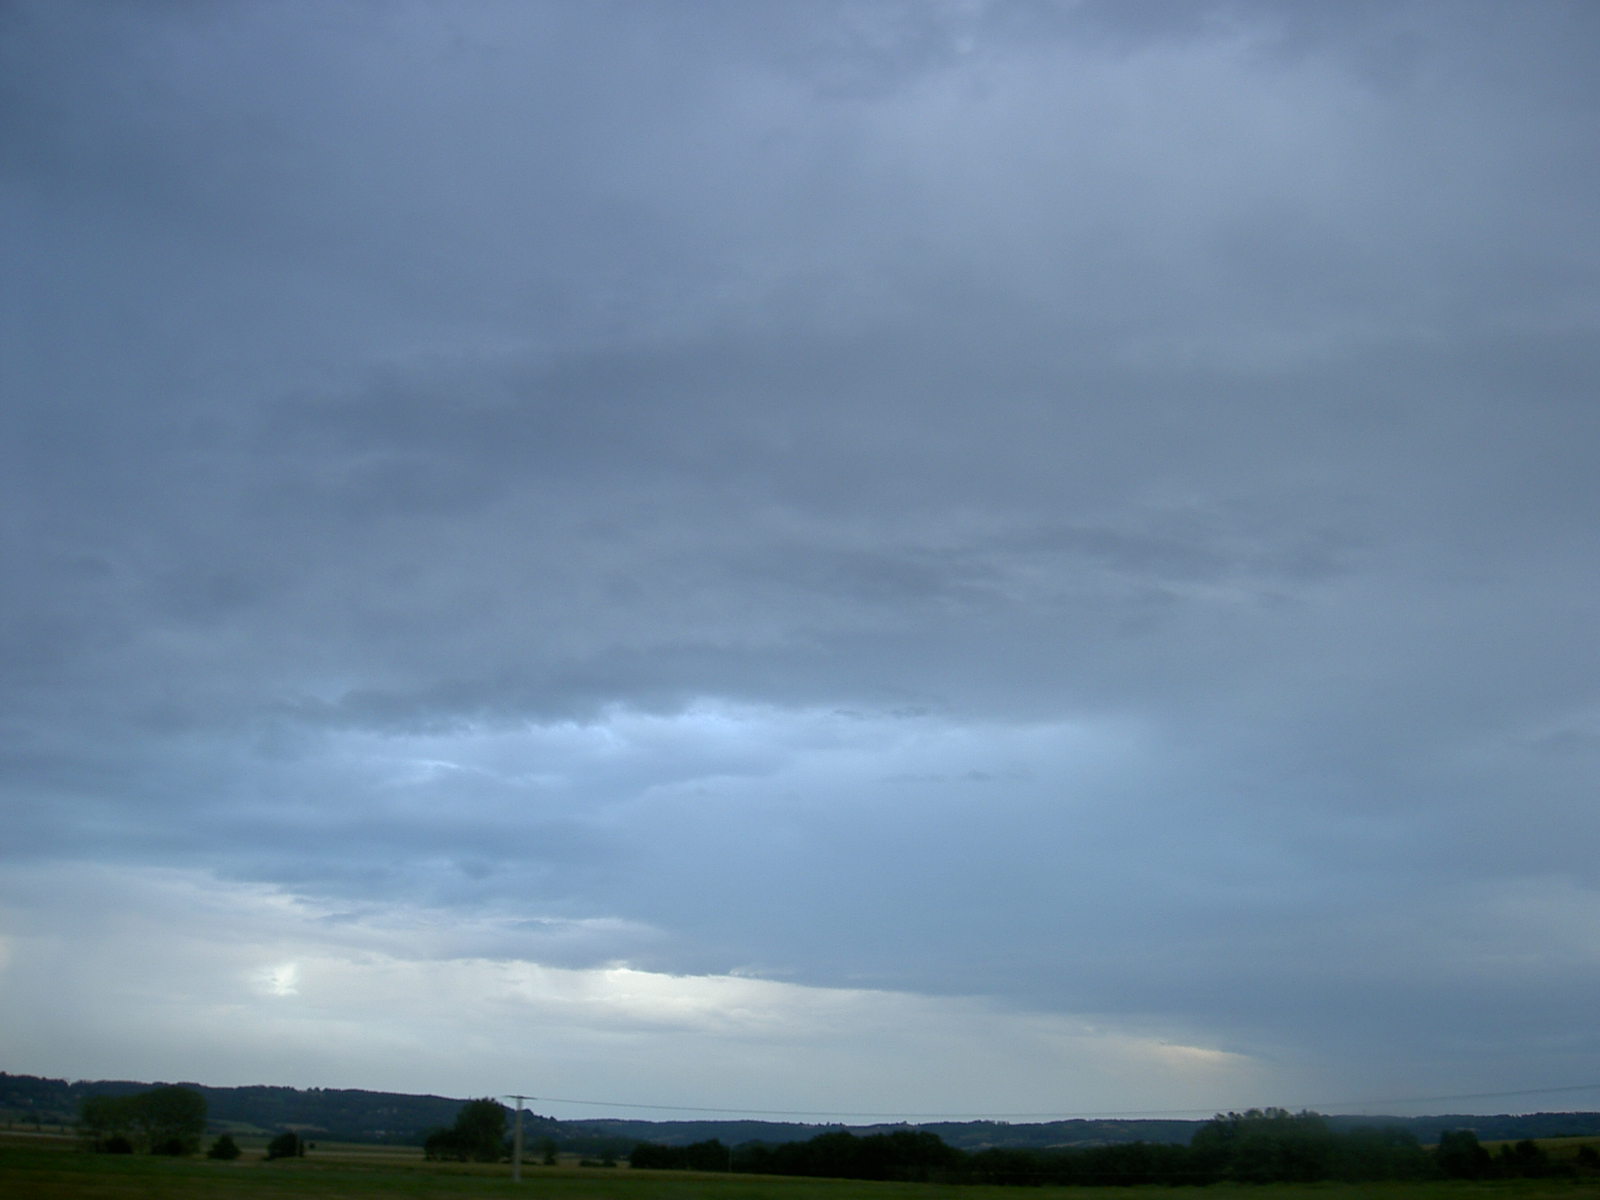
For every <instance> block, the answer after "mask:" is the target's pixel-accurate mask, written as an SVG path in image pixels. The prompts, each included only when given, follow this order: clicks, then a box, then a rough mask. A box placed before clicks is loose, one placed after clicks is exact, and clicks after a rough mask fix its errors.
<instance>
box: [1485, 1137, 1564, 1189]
mask: <svg viewBox="0 0 1600 1200" xmlns="http://www.w3.org/2000/svg"><path fill="white" fill-rule="evenodd" d="M1495 1166H1496V1167H1497V1168H1498V1169H1499V1172H1500V1174H1501V1175H1505V1176H1507V1177H1509V1178H1512V1179H1542V1178H1544V1177H1545V1176H1546V1175H1553V1174H1555V1173H1556V1171H1557V1168H1556V1166H1555V1164H1554V1163H1552V1162H1551V1161H1550V1155H1549V1154H1548V1153H1547V1152H1546V1151H1545V1150H1544V1148H1543V1147H1541V1146H1540V1145H1539V1143H1538V1142H1536V1141H1534V1140H1533V1139H1532V1138H1523V1139H1522V1140H1521V1141H1520V1142H1518V1143H1517V1144H1516V1145H1514V1146H1501V1147H1500V1153H1499V1154H1497V1155H1496V1156H1495Z"/></svg>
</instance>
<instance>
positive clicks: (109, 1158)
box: [0, 1134, 1600, 1200]
mask: <svg viewBox="0 0 1600 1200" xmlns="http://www.w3.org/2000/svg"><path fill="white" fill-rule="evenodd" d="M241 1145H242V1146H244V1147H245V1155H244V1157H242V1158H240V1159H239V1160H238V1161H236V1162H232V1163H219V1162H210V1161H208V1160H205V1159H201V1158H194V1159H170V1158H150V1157H145V1156H136V1155H104V1154H89V1153H85V1152H82V1151H80V1150H78V1149H76V1147H75V1145H74V1143H72V1142H71V1141H70V1140H68V1139H44V1138H29V1137H23V1136H17V1135H4V1134H0V1197H6V1198H7V1200H11V1198H15V1200H384V1198H393V1200H406V1198H415V1200H491V1198H495V1197H508V1198H509V1197H519V1196H520V1197H527V1198H528V1200H946V1198H949V1200H1069V1198H1070V1200H1155V1197H1161V1198H1162V1200H1183V1198H1184V1197H1185V1196H1193V1197H1195V1198H1196V1200H1236V1198H1237V1200H1243V1198H1245V1197H1249V1198H1250V1200H1446V1198H1451V1200H1465V1198H1468V1197H1472V1198H1477V1200H1588V1198H1592V1197H1595V1196H1597V1195H1600V1189H1597V1188H1596V1187H1595V1184H1594V1182H1593V1181H1592V1180H1589V1181H1573V1180H1505V1181H1496V1182H1492V1183H1422V1184H1360V1185H1349V1184H1311V1185H1302V1186H1292V1185H1286V1184H1285V1185H1270V1186H1265V1187H1251V1186H1243V1187H1233V1186H1228V1185H1221V1184H1218V1185H1215V1186H1213V1187H1209V1188H1195V1189H1189V1188H1167V1187H1137V1188H994V1187H953V1186H945V1185H934V1184H898V1183H865V1182H859V1181H854V1180H831V1179H796V1178H782V1177H776V1176H753V1175H700V1174H692V1173H687V1172H680V1171H630V1170H628V1169H627V1168H625V1167H618V1168H611V1169H605V1168H583V1167H577V1166H558V1167H541V1166H528V1167H525V1168H524V1169H523V1180H522V1182H521V1183H520V1184H516V1183H513V1182H512V1180H511V1168H510V1167H509V1166H505V1165H499V1166H477V1165H464V1164H454V1163H430V1162H425V1161H423V1158H422V1154H421V1152H420V1151H419V1150H416V1149H410V1148H403V1147H379V1146H326V1147H319V1149H318V1150H317V1151H316V1152H315V1153H313V1154H311V1155H308V1156H307V1157H305V1158H303V1159H284V1160H279V1161H277V1162H271V1163H269V1162H264V1161H262V1157H261V1150H260V1147H258V1146H253V1145H250V1144H248V1142H246V1141H241Z"/></svg>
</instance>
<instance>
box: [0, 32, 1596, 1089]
mask: <svg viewBox="0 0 1600 1200" xmlns="http://www.w3.org/2000/svg"><path fill="white" fill-rule="evenodd" d="M3 22H4V23H3V25H0V39H3V43H4V48H3V53H4V56H5V69H4V72H3V77H4V78H5V80H6V83H5V85H4V87H5V103H4V105H3V106H0V107H3V109H4V117H3V120H4V122H5V123H4V127H3V136H4V138H5V146H6V148H7V151H8V153H7V162H8V164H9V166H8V169H7V172H6V176H5V179H4V189H5V190H4V193H3V200H4V204H5V210H6V213H7V218H8V223H9V226H10V228H12V229H13V230H15V231H19V232H18V233H16V234H14V235H13V237H12V251H13V252H12V253H11V254H10V256H9V257H10V258H11V259H12V260H13V261H14V265H15V270H14V271H13V272H12V275H11V282H10V283H9V284H8V286H7V305H8V315H9V317H10V318H13V319H9V320H8V321H7V333H6V335H5V336H6V339H7V340H6V343H5V352H6V355H7V359H8V368H7V375H8V378H9V379H11V380H13V381H14V383H13V385H12V386H10V387H8V399H7V402H6V405H5V408H6V429H7V434H8V436H7V437H6V438H5V439H4V440H5V450H4V472H3V479H0V489H3V495H4V500H5V516H4V518H3V521H4V524H3V526H0V528H3V532H4V538H5V558H6V562H7V564H8V567H7V570H8V584H7V588H6V591H5V596H4V600H3V603H4V608H5V621H4V626H3V629H0V668H3V669H0V711H3V713H4V716H3V718H0V721H3V734H4V736H3V737H0V745H3V746H4V747H5V748H4V750H0V766H3V769H4V772H5V783H4V787H5V794H6V797H7V804H8V808H9V809H10V810H11V817H10V824H9V828H11V829H12V831H13V835H14V836H13V837H12V838H9V839H7V842H6V846H5V848H4V853H5V854H6V855H8V856H9V858H10V861H11V862H12V863H13V864H16V865H17V866H18V867H19V869H20V868H21V867H22V866H24V865H28V864H37V863H56V862H59V863H64V864H72V863H84V862H99V863H102V864H104V863H117V864H123V865H124V866H126V867H129V868H134V867H140V866H143V867H148V868H157V867H160V868H185V869H203V870H206V871H209V872H212V873H213V874H214V875H215V876H217V877H218V878H220V879H224V880H228V881H232V882H234V883H239V884H240V885H241V886H242V885H243V883H245V882H248V883H251V884H260V885H276V886H280V887H281V888H283V889H284V890H285V892H286V894H290V895H296V896H300V897H303V898H306V899H307V901H308V902H309V901H311V900H318V901H324V902H327V903H330V904H334V905H335V906H340V905H348V906H351V907H350V911H352V912H361V913H366V914H372V913H377V912H382V911H383V910H384V906H386V905H394V904H401V903H420V904H426V905H431V906H433V908H434V909H435V910H437V911H438V912H440V913H445V914H450V915H451V916H452V917H453V918H454V919H459V920H462V921H466V920H469V919H470V918H473V917H474V915H475V914H482V913H492V914H496V915H497V918H498V917H499V916H504V917H506V922H508V923H502V924H493V923H490V924H489V925H485V926H484V927H483V929H482V930H481V931H479V932H477V933H474V935H473V938H472V939H469V941H470V945H467V944H466V943H463V944H462V945H461V946H458V947H457V948H456V950H455V951H453V952H455V953H459V954H462V955H471V956H476V957H483V958H491V959H492V958H496V957H499V958H503V959H506V960H512V959H519V958H520V959H527V960H536V961H541V962H545V963H559V964H560V965H563V966H575V967H576V966H593V965H599V964H605V963H609V962H613V961H616V960H619V959H625V960H627V961H629V962H632V963H634V964H635V965H637V966H640V967H646V968H650V969H652V970H658V971H662V972H668V973H671V972H679V973H682V972H711V973H716V972H728V971H732V970H735V969H743V968H748V969H751V970H759V971H767V972H771V973H774V974H778V973H781V974H782V976H783V977H784V978H786V979H790V980H793V981H795V982H798V983H810V984H824V985H830V986H844V987H862V986H869V987H886V988H894V989H902V990H906V991H911V992H919V993H923V994H927V995H934V996H949V995H986V996H992V997H996V998H997V999H998V1002H1001V1003H1006V1004H1011V1005H1016V1006H1033V1007H1035V1008H1037V1009H1039V1010H1041V1011H1051V1012H1069V1013H1090V1014H1101V1015H1106V1016H1114V1017H1115V1018H1116V1019H1119V1020H1122V1021H1124V1022H1128V1023H1135V1024H1139V1025H1140V1027H1141V1028H1144V1029H1147V1030H1148V1031H1151V1032H1152V1034H1153V1035H1154V1036H1158V1037H1159V1036H1166V1035H1168V1034H1170V1035H1171V1036H1174V1037H1177V1036H1183V1037H1189V1038H1191V1039H1192V1040H1193V1044H1195V1045H1202V1046H1203V1045H1213V1044H1221V1043H1225V1044H1226V1047H1225V1048H1229V1049H1233V1050H1237V1051H1238V1052H1240V1053H1242V1054H1247V1055H1252V1056H1255V1057H1257V1058H1260V1059H1263V1060H1265V1059H1267V1058H1269V1057H1271V1058H1273V1059H1274V1061H1278V1062H1280V1063H1290V1062H1311V1061H1315V1062H1318V1063H1320V1064H1321V1065H1320V1066H1319V1067H1318V1070H1320V1071H1321V1072H1322V1074H1320V1075H1315V1074H1314V1077H1315V1078H1318V1079H1325V1080H1327V1081H1328V1087H1329V1088H1330V1089H1332V1090H1340V1089H1339V1088H1336V1087H1335V1084H1341V1083H1343V1082H1344V1081H1346V1080H1348V1083H1349V1086H1350V1087H1352V1088H1378V1087H1389V1086H1390V1083H1389V1081H1390V1080H1391V1079H1401V1078H1408V1077H1412V1078H1421V1077H1427V1078H1430V1079H1438V1080H1439V1081H1440V1083H1439V1087H1444V1088H1448V1087H1453V1086H1461V1087H1463V1088H1477V1087H1481V1086H1482V1085H1483V1083H1484V1081H1485V1080H1489V1079H1493V1080H1495V1081H1503V1080H1504V1079H1505V1078H1507V1077H1508V1076H1515V1077H1516V1080H1517V1082H1526V1083H1528V1084H1529V1085H1530V1086H1533V1085H1538V1084H1542V1083H1546V1082H1548V1081H1550V1080H1552V1079H1554V1080H1555V1081H1556V1082H1567V1079H1566V1078H1565V1077H1563V1078H1560V1079H1556V1078H1555V1077H1556V1076H1560V1075H1563V1071H1565V1072H1567V1073H1570V1072H1572V1071H1574V1070H1577V1067H1576V1066H1574V1065H1573V1064H1580V1065H1581V1064H1583V1063H1593V1062H1595V1061H1596V1059H1595V1057H1594V1056H1595V1054H1596V1048H1595V1047H1594V1046H1593V1044H1592V1043H1591V1042H1586V1041H1584V1038H1583V1036H1582V1035H1581V1034H1580V1033H1577V1032H1574V1030H1575V1029H1576V1024H1575V1022H1576V1017H1577V1014H1578V1012H1579V1009H1580V1007H1581V1001H1582V997H1583V996H1584V995H1585V994H1588V995H1592V993H1593V985H1594V983H1595V978H1594V972H1595V968H1596V964H1595V962H1594V961H1593V955H1592V951H1589V950H1586V949H1584V948H1583V943H1582V940H1581V938H1580V937H1579V936H1577V934H1576V933H1575V932H1574V931H1575V930H1581V929H1582V928H1584V927H1585V921H1586V920H1587V919H1588V917H1589V916H1591V915H1592V914H1593V913H1594V911H1595V904H1596V890H1595V889H1596V884H1597V881H1596V878H1595V873H1594V868H1593V866H1592V863H1591V862H1589V861H1588V857H1587V856H1586V854H1585V852H1584V849H1583V848H1584V847H1585V846H1586V845H1587V844H1589V842H1590V841H1592V838H1588V837H1587V835H1588V834H1590V833H1592V832H1594V831H1595V830H1594V820H1595V817H1594V814H1593V809H1592V805H1591V804H1590V803H1589V798H1590V792H1591V790H1592V781H1593V778H1594V770H1595V767H1596V766H1597V765H1600V735H1597V730H1600V724H1597V720H1600V718H1597V715H1596V714H1597V712H1600V708H1597V707H1596V698H1595V692H1594V687H1593V682H1592V681H1593V679H1594V678H1595V669H1596V666H1597V665H1600V664H1597V663H1596V661H1595V657H1596V654H1595V649H1594V639H1593V637H1592V630H1593V628H1594V618H1595V611H1594V600H1593V597H1594V596H1595V595H1596V594H1597V592H1596V584H1597V583H1600V580H1597V579H1596V575H1597V570H1596V567H1597V558H1596V554H1595V551H1594V548H1593V545H1592V541H1593V539H1592V530H1591V528H1590V527H1591V525H1592V521H1591V520H1590V514H1592V512H1593V511H1594V510H1595V508H1596V505H1597V502H1600V494H1597V493H1600V483H1597V482H1596V481H1597V480H1600V471H1597V470H1596V469H1595V467H1596V463H1595V457H1596V447H1597V445H1600V428H1597V424H1600V415H1597V414H1600V409H1597V408H1596V406H1595V405H1594V403H1593V399H1592V389H1593V380H1594V378H1595V376H1596V368H1597V366H1600V363H1597V362H1596V353H1595V350H1594V339H1593V324H1594V317H1595V310H1594V288H1595V283H1596V275H1597V267H1600V262H1597V258H1596V254H1597V252H1596V249H1595V243H1594V239H1593V238H1592V236H1590V229H1589V226H1590V224H1591V209H1592V202H1591V197H1592V184H1593V182H1594V180H1595V177H1596V166H1597V161H1596V150H1595V143H1594V139H1593V137H1592V128H1593V118H1594V115H1595V112H1594V110H1595V107H1596V104H1595V101H1596V87H1595V78H1594V74H1593V72H1592V70H1591V69H1590V68H1589V67H1588V57H1587V56H1586V55H1585V54H1584V50H1585V48H1592V47H1593V45H1594V44H1595V41H1596V38H1595V33H1596V27H1595V21H1594V18H1593V16H1592V15H1591V10H1590V9H1589V8H1588V7H1587V6H1582V5H1556V4H1552V5H1546V6H1537V7H1532V8H1525V9H1520V10H1515V11H1513V10H1510V9H1506V8H1504V7H1502V6H1450V7H1448V8H1447V7H1445V6H1439V5H1431V4H1418V5H1381V6H1380V5H1373V6H1366V5H1360V6H1357V5H1344V6H1338V7H1336V8H1335V7H1330V6H1326V5H1310V4H1308V5H1295V4H1272V5H1266V4H1242V3H1241V4H1217V5H1162V4H1115V5H1100V4H1078V5H1046V4H1006V3H996V4H951V5H927V4H909V5H896V4H887V3H885V4H843V3H841V4H838V5H832V6H826V7H816V8H812V7H808V8H807V9H805V10H801V9H792V8H782V7H773V8H768V7H763V8H755V9H752V8H747V7H745V6H719V5H715V4H711V5H704V6H655V5H647V4H638V5H620V6H616V7H615V8H607V9H604V10H602V9H596V8H575V7H568V6H545V5H524V4H508V5H494V4H484V5H478V6H472V7H469V8H449V7H444V6H434V5H428V4H418V5H401V6H367V5H356V4H350V5H328V6H301V5H287V6H273V7H267V8H245V7H235V6H227V5H193V6H184V5H173V6H166V7H159V8H148V7H147V8H141V9H138V10H133V9H104V8H100V7H94V6H81V5H71V4H36V5H15V6H12V7H11V8H10V9H8V10H7V14H6V16H5V17H4V18H3ZM1552 829H1558V830H1561V831H1562V835H1561V836H1559V837H1552V836H1551V835H1550V831H1551V830H1552ZM62 869H64V870H65V869H68V868H66V867H63V868H62ZM363 919H366V918H363ZM541 922H546V923H550V924H548V926H547V925H542V924H541ZM519 923H520V924H519ZM547 927H548V929H549V930H551V931H552V932H551V933H550V935H549V936H544V935H543V934H542V933H541V932H540V931H541V930H544V929H546V928H547ZM450 952H451V951H447V950H439V951H438V953H439V955H440V956H441V957H443V956H447V954H448V953H450ZM1330 964H1331V966H1330ZM285 978H288V977H287V976H285ZM284 986H285V987H287V986H288V985H287V984H285V985H284ZM1563 1031H1564V1032H1563ZM1401 1045H1403V1046H1405V1047H1406V1048H1407V1049H1406V1051H1405V1054H1406V1055H1409V1056H1411V1057H1409V1058H1405V1057H1403V1056H1402V1055H1401V1054H1400V1052H1399V1051H1398V1050H1397V1049H1396V1047H1398V1046H1401ZM1462 1045H1471V1046H1474V1047H1476V1053H1478V1054H1479V1055H1481V1056H1482V1058H1483V1061H1484V1062H1485V1063H1492V1064H1493V1066H1492V1070H1491V1069H1490V1068H1489V1067H1487V1066H1485V1067H1483V1068H1482V1069H1480V1068H1479V1067H1478V1066H1475V1065H1474V1063H1473V1061H1472V1057H1471V1055H1470V1054H1468V1055H1465V1056H1463V1055H1462V1053H1461V1051H1460V1047H1461V1046H1462ZM1519 1054H1520V1055H1522V1059H1521V1061H1522V1063H1523V1066H1522V1067H1521V1068H1520V1069H1519V1068H1517V1066H1516V1063H1517V1056H1518V1055H1519ZM1274 1056H1275V1057H1274ZM1562 1056H1565V1058H1564V1059H1563V1057H1562ZM1341 1061H1345V1062H1348V1061H1368V1062H1372V1063H1374V1064H1375V1065H1374V1066H1372V1067H1371V1068H1370V1070H1368V1071H1367V1072H1366V1073H1365V1074H1363V1073H1362V1072H1361V1071H1358V1070H1353V1069H1347V1068H1344V1067H1340V1066H1338V1064H1339V1063H1340V1062H1341ZM1563 1061H1564V1062H1565V1063H1566V1064H1567V1065H1566V1066H1565V1068H1563V1067H1562V1066H1561V1063H1562V1062H1563ZM1385 1062H1393V1063H1396V1064H1403V1067H1402V1066H1396V1068H1395V1073H1394V1074H1393V1075H1387V1074H1386V1073H1385V1072H1386V1068H1384V1067H1383V1066H1382V1064H1383V1063H1385ZM1284 1069H1285V1070H1287V1069H1288V1068H1287V1067H1285V1068H1284ZM1579 1073H1580V1074H1581V1073H1582V1072H1581V1071H1579ZM330 1082H337V1081H330ZM1391 1090H1392V1089H1391ZM1402 1090H1404V1089H1402ZM1301 1098H1307V1097H1301Z"/></svg>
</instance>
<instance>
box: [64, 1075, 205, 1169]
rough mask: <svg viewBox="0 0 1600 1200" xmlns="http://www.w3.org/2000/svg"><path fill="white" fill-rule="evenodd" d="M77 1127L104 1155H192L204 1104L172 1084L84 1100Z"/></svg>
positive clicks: (197, 1144) (200, 1098)
mask: <svg viewBox="0 0 1600 1200" xmlns="http://www.w3.org/2000/svg"><path fill="white" fill-rule="evenodd" d="M78 1128H79V1130H80V1131H81V1132H82V1133H83V1135H84V1137H86V1138H87V1139H88V1140H89V1143H90V1144H91V1145H92V1146H93V1147H94V1148H95V1149H97V1150H100V1151H102V1152H104V1153H108V1154H130V1153H132V1152H133V1151H134V1150H143V1151H145V1152H146V1153H149V1154H169V1155H183V1154H193V1153H195V1152H196V1151H198V1150H199V1149H200V1135H201V1134H203V1133H204V1132H205V1129H206V1101H205V1097H204V1096H202V1095H201V1094H200V1093H199V1092H198V1091H196V1090H195V1089H193V1088H188V1087H178V1086H175V1085H168V1086H165V1087H156V1088H151V1089H149V1090H148V1091H143V1092H135V1093H133V1094H132V1095H125V1096H85V1097H84V1098H83V1101H82V1102H81V1103H80V1104H79V1106H78Z"/></svg>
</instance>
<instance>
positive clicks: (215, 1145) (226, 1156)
mask: <svg viewBox="0 0 1600 1200" xmlns="http://www.w3.org/2000/svg"><path fill="white" fill-rule="evenodd" d="M239 1153H240V1151H239V1143H238V1142H236V1141H234V1140H233V1136H232V1135H231V1134H227V1133H225V1134H223V1135H222V1136H221V1137H219V1138H218V1139H217V1140H216V1141H214V1142H212V1143H211V1149H209V1150H207V1151H206V1157H207V1158H215V1159H220V1160H221V1161H223V1162H232V1161H233V1160H234V1159H236V1158H238V1157H239Z"/></svg>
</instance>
